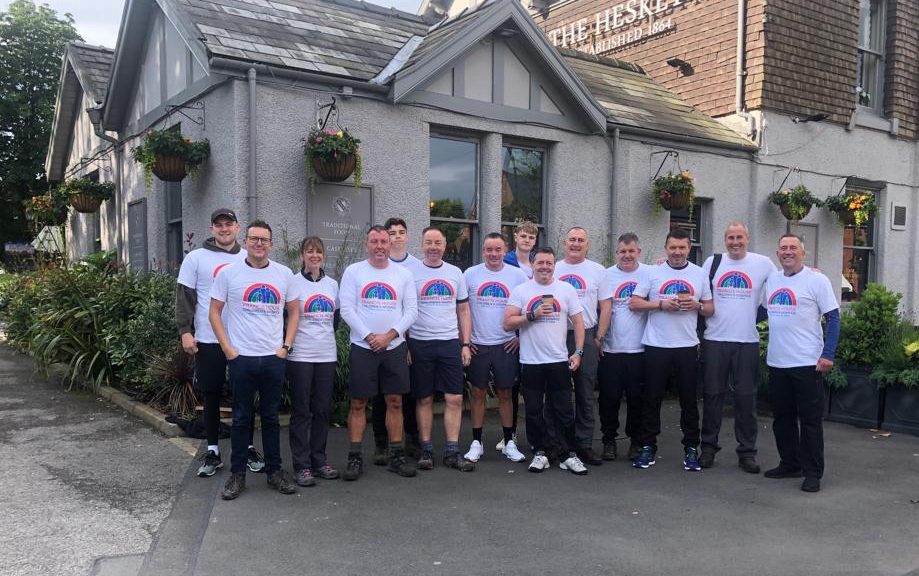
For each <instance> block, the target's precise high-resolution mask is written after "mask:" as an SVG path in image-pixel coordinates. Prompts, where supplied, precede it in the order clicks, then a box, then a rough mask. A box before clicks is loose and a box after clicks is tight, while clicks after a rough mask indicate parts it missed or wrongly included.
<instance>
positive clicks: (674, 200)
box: [660, 190, 689, 210]
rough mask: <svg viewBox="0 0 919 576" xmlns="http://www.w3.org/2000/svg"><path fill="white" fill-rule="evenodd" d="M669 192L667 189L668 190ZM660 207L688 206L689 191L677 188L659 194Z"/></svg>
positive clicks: (666, 208)
mask: <svg viewBox="0 0 919 576" xmlns="http://www.w3.org/2000/svg"><path fill="white" fill-rule="evenodd" d="M668 192H669V191H668ZM660 202H661V207H662V208H663V209H664V210H685V209H686V208H689V191H688V190H679V191H676V192H669V193H668V194H662V195H661V196H660Z"/></svg>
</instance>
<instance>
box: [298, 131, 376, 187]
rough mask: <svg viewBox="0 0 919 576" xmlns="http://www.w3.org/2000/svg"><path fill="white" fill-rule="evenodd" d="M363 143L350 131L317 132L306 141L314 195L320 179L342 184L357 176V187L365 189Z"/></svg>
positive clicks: (313, 132)
mask: <svg viewBox="0 0 919 576" xmlns="http://www.w3.org/2000/svg"><path fill="white" fill-rule="evenodd" d="M360 143H361V141H360V140H359V139H357V138H355V137H354V136H352V135H351V133H350V132H348V129H347V128H345V129H342V130H332V129H331V128H326V129H324V130H320V129H319V128H313V129H312V130H310V132H309V134H307V136H306V138H304V140H303V153H304V155H305V157H306V179H307V181H308V182H309V187H310V191H313V190H315V188H316V181H317V179H318V178H322V179H323V180H327V181H330V182H341V181H343V180H346V179H347V178H348V177H349V176H351V174H352V173H353V174H354V187H355V188H358V187H360V186H361V184H362V181H363V178H362V176H363V171H362V163H361V149H360Z"/></svg>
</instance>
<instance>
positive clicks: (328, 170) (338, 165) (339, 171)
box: [313, 154, 357, 182]
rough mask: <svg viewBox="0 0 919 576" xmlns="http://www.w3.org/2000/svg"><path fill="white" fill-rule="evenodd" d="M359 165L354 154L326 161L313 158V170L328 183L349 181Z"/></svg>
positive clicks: (316, 157)
mask: <svg viewBox="0 0 919 576" xmlns="http://www.w3.org/2000/svg"><path fill="white" fill-rule="evenodd" d="M356 165H357V158H355V156H354V155H353V154H349V155H347V156H342V157H340V158H333V159H331V160H326V159H325V158H320V157H318V156H313V170H314V171H315V172H316V174H317V175H318V176H319V177H320V178H322V179H323V180H325V181H326V182H342V181H344V180H347V179H348V177H349V176H351V174H352V173H354V168H355V166H356Z"/></svg>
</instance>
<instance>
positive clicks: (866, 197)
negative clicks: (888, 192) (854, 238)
mask: <svg viewBox="0 0 919 576" xmlns="http://www.w3.org/2000/svg"><path fill="white" fill-rule="evenodd" d="M823 204H824V206H826V207H827V208H828V209H829V210H830V211H831V212H835V213H836V216H837V217H838V218H839V222H840V223H841V224H843V225H846V224H855V225H856V226H863V225H864V224H865V223H866V222H868V220H869V219H870V218H871V217H872V216H874V213H875V212H877V209H878V205H877V202H876V198H875V196H874V192H868V191H858V192H847V193H845V194H842V195H837V196H830V197H829V198H827V199H826V200H825V201H824V202H823Z"/></svg>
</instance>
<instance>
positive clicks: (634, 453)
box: [629, 440, 641, 462]
mask: <svg viewBox="0 0 919 576" xmlns="http://www.w3.org/2000/svg"><path fill="white" fill-rule="evenodd" d="M639 452H641V445H640V444H637V443H635V441H634V440H629V462H634V461H635V459H636V458H638V453H639Z"/></svg>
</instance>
